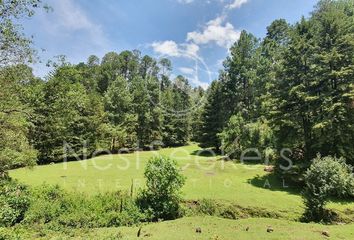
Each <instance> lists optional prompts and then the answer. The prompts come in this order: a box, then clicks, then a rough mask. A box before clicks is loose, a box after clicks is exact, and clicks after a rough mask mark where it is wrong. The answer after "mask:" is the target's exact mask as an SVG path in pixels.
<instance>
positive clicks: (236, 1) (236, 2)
mask: <svg viewBox="0 0 354 240" xmlns="http://www.w3.org/2000/svg"><path fill="white" fill-rule="evenodd" d="M248 1H249V0H233V2H232V3H230V4H228V5H226V9H228V10H232V9H236V8H240V7H242V5H244V4H246V3H247V2H248Z"/></svg>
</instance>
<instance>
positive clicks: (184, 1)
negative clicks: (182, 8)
mask: <svg viewBox="0 0 354 240" xmlns="http://www.w3.org/2000/svg"><path fill="white" fill-rule="evenodd" d="M177 2H179V3H182V4H190V3H192V2H194V0H177Z"/></svg>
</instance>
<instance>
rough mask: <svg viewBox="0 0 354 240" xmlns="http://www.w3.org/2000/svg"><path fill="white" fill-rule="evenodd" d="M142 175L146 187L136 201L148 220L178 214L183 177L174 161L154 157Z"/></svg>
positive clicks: (174, 216)
mask: <svg viewBox="0 0 354 240" xmlns="http://www.w3.org/2000/svg"><path fill="white" fill-rule="evenodd" d="M144 176H145V178H146V187H147V188H146V189H144V190H143V191H141V193H140V195H139V196H138V199H137V202H138V204H139V206H140V207H141V209H142V210H143V211H144V212H145V213H146V214H147V215H148V218H149V220H158V219H164V220H170V219H175V218H177V217H179V216H180V210H181V208H180V201H181V196H180V189H181V188H182V186H183V185H184V183H185V178H184V177H183V176H182V175H181V174H180V172H179V169H178V166H177V163H176V161H174V160H172V159H170V158H165V157H156V158H152V159H150V160H149V162H148V163H147V166H146V169H145V173H144Z"/></svg>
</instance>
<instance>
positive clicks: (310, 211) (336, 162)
mask: <svg viewBox="0 0 354 240" xmlns="http://www.w3.org/2000/svg"><path fill="white" fill-rule="evenodd" d="M305 184H306V185H305V189H304V191H303V197H304V200H305V206H306V212H305V214H304V218H305V219H306V220H308V221H322V220H324V221H328V220H331V219H330V216H328V213H329V212H328V211H326V210H325V205H326V203H327V202H328V201H329V200H330V197H331V196H335V197H348V196H351V197H354V192H353V189H354V176H353V168H352V167H351V166H349V165H347V164H346V163H345V161H344V159H342V158H340V159H338V158H333V157H330V156H329V157H321V156H320V155H318V156H317V158H316V159H314V160H313V163H312V165H311V167H310V168H309V169H308V170H307V171H306V173H305Z"/></svg>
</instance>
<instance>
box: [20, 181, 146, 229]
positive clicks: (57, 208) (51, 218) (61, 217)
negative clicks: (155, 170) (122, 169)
mask: <svg viewBox="0 0 354 240" xmlns="http://www.w3.org/2000/svg"><path fill="white" fill-rule="evenodd" d="M143 219H145V217H144V215H143V214H142V213H141V212H140V209H139V208H138V206H137V205H136V203H135V201H134V200H133V199H131V198H130V197H129V196H128V195H127V194H124V193H121V192H116V193H105V194H99V195H96V196H89V195H85V194H79V193H74V192H66V191H64V190H62V189H61V188H60V187H58V186H47V185H43V186H41V187H38V188H36V189H34V190H33V193H32V197H31V206H30V208H29V210H28V211H27V213H26V216H25V220H24V223H26V224H28V225H32V224H49V225H50V226H51V227H52V228H54V229H61V228H67V227H70V228H99V227H119V226H132V225H135V224H138V223H139V222H141V221H142V220H143Z"/></svg>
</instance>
